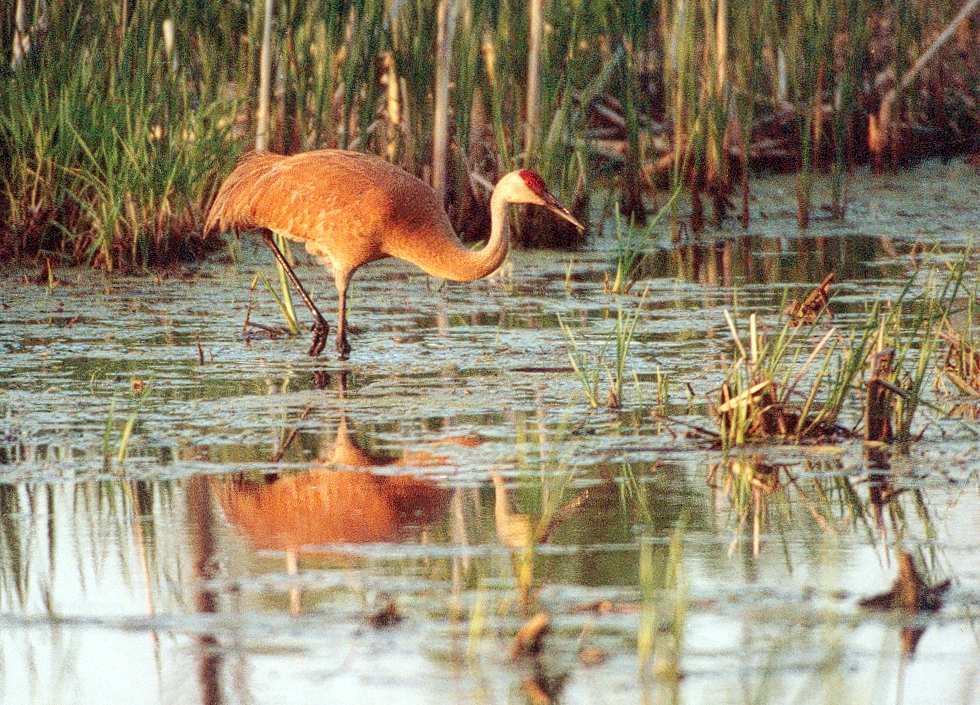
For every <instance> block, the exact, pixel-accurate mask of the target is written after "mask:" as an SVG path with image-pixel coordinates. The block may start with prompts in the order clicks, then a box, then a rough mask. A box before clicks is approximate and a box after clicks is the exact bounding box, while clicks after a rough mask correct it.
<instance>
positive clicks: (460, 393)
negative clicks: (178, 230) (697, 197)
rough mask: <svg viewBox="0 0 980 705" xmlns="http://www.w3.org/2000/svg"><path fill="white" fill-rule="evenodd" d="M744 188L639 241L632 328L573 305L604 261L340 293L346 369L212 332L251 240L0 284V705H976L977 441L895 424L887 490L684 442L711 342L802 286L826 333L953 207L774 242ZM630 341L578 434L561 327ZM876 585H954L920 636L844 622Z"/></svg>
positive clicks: (613, 303)
mask: <svg viewBox="0 0 980 705" xmlns="http://www.w3.org/2000/svg"><path fill="white" fill-rule="evenodd" d="M760 183H762V184H763V185H762V188H760V189H759V192H758V194H757V201H756V202H754V204H753V206H754V214H756V217H755V219H754V223H753V225H752V227H751V228H750V229H749V230H748V231H747V232H746V233H743V232H742V231H741V230H740V229H738V228H737V226H735V225H730V226H728V227H727V228H726V230H725V231H719V232H710V231H709V232H706V233H702V234H700V235H698V236H696V237H692V236H687V237H686V238H685V240H684V241H683V242H681V243H675V242H672V241H671V240H670V238H669V237H668V236H667V235H663V236H658V237H655V238H654V239H653V241H652V242H651V244H650V253H651V257H650V259H649V260H648V262H647V264H646V266H645V270H644V276H643V278H642V279H641V280H640V282H639V283H638V284H637V285H636V286H635V287H634V289H633V291H632V292H631V294H630V295H625V296H614V295H611V294H607V293H605V291H604V287H603V282H604V279H605V278H606V277H609V276H611V275H612V270H613V268H614V261H615V242H614V240H613V238H612V237H611V236H610V235H608V234H607V235H606V236H603V237H595V238H593V240H592V242H591V244H590V246H589V248H588V249H586V250H584V251H580V252H574V253H567V252H553V251H534V252H516V253H513V254H512V256H511V257H510V260H509V261H508V263H507V264H506V265H505V267H504V268H503V270H502V271H501V272H500V273H498V274H497V275H496V276H494V277H492V278H490V279H487V280H484V281H480V282H476V283H473V284H466V285H460V284H445V285H443V284H441V283H439V282H436V281H434V280H431V279H429V278H428V277H427V276H426V275H424V274H423V273H422V272H420V271H418V270H415V269H413V268H412V267H411V266H409V265H407V264H404V263H400V262H395V261H386V262H379V263H375V264H372V265H369V266H368V267H366V268H365V269H363V270H362V271H361V272H359V273H358V275H357V277H356V278H355V281H354V289H353V293H352V301H351V311H350V320H351V323H352V326H353V327H354V334H353V335H352V338H351V342H352V345H353V348H354V350H353V354H352V356H351V359H350V361H349V362H346V363H344V362H338V361H337V360H336V359H335V355H334V353H333V351H332V349H331V347H329V346H328V348H327V351H326V352H325V353H324V354H323V356H322V357H321V358H320V359H318V360H311V359H309V358H308V357H306V355H305V352H306V348H307V346H308V342H309V341H308V338H307V335H306V334H305V333H304V334H303V335H301V336H300V337H278V338H273V337H270V336H269V335H268V334H267V331H265V330H264V329H262V328H255V327H250V328H249V333H248V335H243V321H244V318H245V312H246V309H247V308H248V306H249V300H250V296H251V298H252V299H253V306H252V310H251V313H250V314H249V317H250V321H252V322H257V323H259V324H261V325H264V326H268V327H274V326H280V325H282V317H281V315H280V313H279V310H278V308H277V307H276V305H275V303H274V301H273V299H272V297H271V295H269V293H268V292H266V291H264V290H263V289H262V287H261V286H260V287H259V288H257V289H256V291H255V292H254V294H251V295H250V292H249V285H250V283H251V281H252V278H253V275H254V273H255V271H256V270H259V269H260V270H263V271H266V272H267V273H268V274H269V276H270V277H271V278H273V279H274V278H275V273H274V268H273V264H272V260H271V257H269V256H268V253H267V252H265V251H263V250H262V249H261V248H260V247H259V246H258V244H257V243H256V242H255V241H254V240H245V241H243V242H242V244H241V246H240V247H237V248H235V249H233V250H232V251H231V254H232V255H233V256H228V255H224V254H221V253H219V255H217V256H216V257H214V258H213V259H212V260H211V261H209V262H206V263H204V264H201V265H195V266H193V267H191V268H189V269H188V270H187V271H185V272H182V273H180V274H176V275H169V276H156V275H146V276H139V277H133V276H108V275H105V274H102V273H97V272H91V271H87V270H57V269H56V270H55V274H56V275H57V278H58V279H59V280H60V281H57V282H51V284H53V285H52V286H49V282H47V281H43V282H42V283H40V284H38V283H34V282H33V281H32V280H33V279H34V278H35V276H36V270H7V271H5V273H4V276H3V277H2V279H0V353H2V354H0V702H2V703H4V704H5V705H14V704H17V705H19V704H21V703H23V704H24V705H41V704H47V703H52V704H53V703H58V704H60V705H68V704H70V703H100V704H108V703H126V704H127V705H132V704H137V703H140V704H141V703H161V704H164V703H165V704H168V705H169V704H174V703H204V704H208V705H211V704H215V703H243V704H245V703H256V704H258V703H276V704H281V703H337V702H349V703H386V702H399V703H402V702H404V703H522V702H531V703H535V704H538V703H547V702H563V703H637V702H638V703H660V702H663V703H679V702H687V703H702V702H719V703H805V702H815V703H845V702H854V703H892V702H906V703H964V704H966V703H975V702H976V698H977V697H978V693H980V671H978V664H980V561H978V557H980V480H978V471H980V437H978V434H980V425H978V424H977V423H976V422H973V421H969V420H966V421H964V420H954V419H946V418H942V416H941V414H939V413H938V412H937V411H935V410H930V409H926V410H923V411H922V412H921V415H920V416H919V417H918V419H917V423H916V424H915V426H914V428H915V430H916V433H918V432H920V431H921V433H922V435H921V439H919V440H918V441H917V442H916V443H913V444H911V445H910V446H909V448H908V449H907V453H899V452H893V453H891V457H890V460H889V463H888V465H889V467H888V469H882V467H881V465H880V463H870V462H869V461H867V460H866V458H865V454H864V451H863V448H862V444H861V443H860V441H846V442H843V443H838V444H823V445H808V446H789V447H787V446H777V445H759V446H754V447H752V448H749V449H747V450H742V451H738V452H733V453H730V454H727V455H726V454H724V453H723V452H722V451H720V450H718V449H714V448H712V447H711V443H709V442H708V441H706V439H705V438H703V437H702V436H700V435H699V434H697V433H693V434H692V433H689V430H690V426H691V425H694V426H700V427H704V428H709V429H710V428H713V421H712V418H711V416H710V410H709V400H713V399H716V398H717V392H716V391H715V390H716V389H717V387H718V385H719V383H720V382H721V381H722V379H723V377H724V374H725V370H726V369H727V364H728V361H730V359H731V352H732V342H731V338H730V335H729V333H728V328H727V325H726V323H725V319H724V315H723V311H724V310H726V309H728V310H731V311H735V312H736V318H739V320H744V319H745V316H747V314H748V313H751V312H754V313H758V314H759V315H760V317H761V318H762V320H764V321H766V322H767V325H769V326H770V328H772V327H778V325H779V324H780V323H779V321H780V312H781V310H782V302H783V300H784V298H785V297H787V296H789V297H800V296H802V295H804V294H805V292H806V291H807V290H808V289H809V288H811V287H812V286H813V285H814V283H816V282H819V281H820V279H821V278H822V277H823V275H824V274H826V273H827V272H830V271H834V272H836V273H837V283H836V288H835V295H834V298H833V300H832V309H833V311H834V325H838V326H842V327H843V328H846V327H847V326H848V325H857V323H858V322H859V321H861V320H863V319H864V316H865V312H866V310H867V307H868V306H869V304H870V302H872V301H874V300H876V299H881V300H888V299H889V297H894V296H895V295H896V294H897V292H898V291H899V290H900V289H901V287H902V286H903V285H904V284H905V283H906V282H907V281H908V279H909V277H910V276H911V274H912V272H913V269H914V268H915V267H916V266H920V267H928V266H929V265H931V264H938V265H940V266H941V265H942V262H943V261H948V260H949V259H950V258H951V257H954V256H956V255H957V254H958V253H961V252H963V251H964V250H965V249H966V248H967V247H968V246H969V244H970V243H971V242H972V241H974V240H975V239H976V237H977V235H978V232H980V225H978V223H980V206H978V205H977V204H978V203H980V178H978V177H977V175H976V172H971V171H970V170H968V169H966V168H965V167H963V166H961V165H957V164H955V163H953V164H936V163H932V164H926V165H924V166H922V167H919V168H917V169H914V170H911V171H909V172H907V173H905V174H903V175H902V176H900V177H886V178H882V179H871V178H870V177H867V176H866V175H861V176H859V178H858V179H856V180H855V183H854V184H853V186H852V204H851V209H850V211H849V216H848V219H847V221H846V222H844V223H836V222H832V221H830V220H822V219H817V220H816V221H815V222H814V224H813V227H812V228H811V229H810V231H809V232H807V233H805V234H801V233H800V232H799V231H798V230H797V228H796V226H795V223H794V219H793V210H792V194H793V183H792V180H790V179H782V178H772V179H769V180H768V181H764V182H760ZM818 200H819V198H818ZM922 245H925V247H924V248H923V247H922ZM937 245H938V246H940V247H941V253H939V252H935V251H933V250H932V248H933V247H934V246H937ZM297 255H298V252H297ZM298 258H299V260H300V266H299V268H298V272H299V274H300V277H301V278H302V279H303V280H304V281H306V282H307V283H308V284H309V285H310V287H311V288H312V290H313V291H314V295H315V297H316V298H317V299H318V300H319V301H320V302H321V303H322V308H323V310H324V312H325V314H326V313H327V312H328V311H331V309H332V305H333V304H332V302H333V300H334V291H333V286H332V283H331V281H330V280H329V278H328V276H327V273H326V272H325V271H324V270H323V269H322V268H319V267H318V266H316V265H314V264H312V263H307V262H305V260H304V259H303V257H302V256H299V255H298ZM971 270H972V271H971V274H970V276H969V277H968V279H969V280H970V281H969V282H968V283H969V287H968V290H969V291H974V290H975V289H973V287H974V286H975V284H976V277H975V274H974V273H975V272H976V266H975V265H974V266H973V267H971ZM644 289H648V291H647V293H646V295H645V297H643V296H641V294H642V291H643V290H644ZM637 307H639V308H640V313H639V322H638V325H637V329H636V335H635V339H634V341H633V345H632V348H631V351H630V355H629V360H628V365H627V369H628V375H627V381H626V384H625V386H624V391H623V395H622V408H621V409H619V410H609V409H606V408H600V409H592V408H591V407H590V406H589V404H588V403H587V401H586V397H585V395H584V394H583V389H582V385H581V383H580V382H579V380H578V379H577V377H576V376H575V374H574V372H573V371H572V370H571V368H570V364H569V359H568V355H567V348H568V341H567V338H566V335H565V334H564V333H563V332H562V329H561V327H560V326H559V323H558V320H559V317H560V318H561V320H562V321H563V322H564V323H565V325H566V326H567V327H568V328H569V329H571V330H572V331H574V336H575V338H576V341H577V342H578V344H579V345H581V346H583V348H584V349H586V350H588V351H590V352H592V353H594V354H595V355H597V356H598V355H600V354H602V351H603V350H605V354H606V356H607V359H608V356H609V355H610V352H609V350H610V349H609V347H608V346H609V343H608V340H609V337H610V332H611V331H612V330H613V328H614V325H615V320H616V312H617V310H619V309H623V310H625V311H630V312H631V311H634V310H636V309H637ZM299 315H300V316H301V320H302V321H306V320H308V319H307V317H305V312H304V311H299ZM328 317H329V316H328ZM331 323H332V320H331ZM976 323H977V322H976V321H974V322H973V324H974V325H976ZM821 333H822V331H821ZM658 379H659V380H661V382H660V384H661V388H663V380H667V383H668V384H667V387H666V389H667V392H668V394H669V395H668V396H667V397H666V398H665V397H664V396H663V394H662V393H661V394H660V395H659V396H658V391H657V390H658ZM607 387H608V385H607V383H606V379H605V376H604V374H603V376H601V382H600V391H601V393H602V395H603V398H604V395H605V391H606V388H607ZM927 387H928V389H929V390H930V391H929V395H930V399H932V400H933V402H934V403H935V405H937V406H941V405H943V404H946V403H947V400H946V399H945V398H944V397H943V396H942V394H941V392H940V391H935V390H933V387H932V383H931V381H930V382H929V383H928V384H927ZM859 420H860V407H859V405H858V404H856V403H855V404H850V405H848V406H847V407H846V408H845V411H844V418H843V421H844V423H845V425H849V426H853V425H855V424H856V423H857V422H858V421H859ZM903 552H907V553H908V554H910V555H911V556H912V558H913V560H914V562H915V564H916V565H917V566H918V569H919V570H920V572H921V573H922V574H923V576H924V578H925V579H926V580H927V582H930V583H935V582H939V581H941V580H945V579H949V580H951V581H952V587H951V588H950V590H949V592H948V593H947V594H946V596H945V604H944V605H943V607H942V609H941V610H939V611H938V612H935V613H933V614H921V615H919V616H917V617H914V618H911V617H903V616H901V615H897V614H891V613H879V612H869V611H866V610H863V609H861V608H860V607H859V605H858V602H859V601H860V600H861V599H862V598H864V597H867V596H869V595H874V594H876V593H881V592H883V591H885V590H887V589H888V588H889V586H890V585H891V584H892V581H893V580H894V578H895V575H896V572H897V570H898V565H899V562H900V556H901V555H902V553H903ZM539 611H546V612H547V613H548V614H549V615H550V619H551V630H550V632H549V633H548V634H547V635H546V636H545V638H544V641H543V646H542V649H541V651H540V653H539V654H537V655H536V656H521V657H517V658H513V657H512V654H511V648H512V647H511V644H512V641H513V638H514V635H515V633H516V632H517V630H518V629H519V628H520V626H521V624H522V623H523V622H524V621H525V620H526V619H527V617H529V616H530V615H532V614H534V613H537V612H539Z"/></svg>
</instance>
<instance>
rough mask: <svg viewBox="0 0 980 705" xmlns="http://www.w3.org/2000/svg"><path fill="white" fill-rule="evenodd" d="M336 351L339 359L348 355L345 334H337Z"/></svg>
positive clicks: (348, 350) (348, 348)
mask: <svg viewBox="0 0 980 705" xmlns="http://www.w3.org/2000/svg"><path fill="white" fill-rule="evenodd" d="M337 352H338V353H339V356H340V359H341V360H346V359H347V358H348V357H350V343H348V342H347V336H346V335H338V336H337Z"/></svg>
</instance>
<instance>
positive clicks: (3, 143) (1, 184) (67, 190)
mask: <svg viewBox="0 0 980 705" xmlns="http://www.w3.org/2000/svg"><path fill="white" fill-rule="evenodd" d="M50 12H51V15H52V16H51V26H52V31H50V32H48V34H47V35H46V37H45V41H44V45H43V46H42V47H40V48H38V50H37V51H35V52H33V53H32V54H31V56H30V57H29V60H25V61H24V62H23V63H22V64H21V65H20V66H18V67H16V68H15V69H12V70H11V72H10V75H9V76H8V77H6V78H5V79H4V83H5V85H4V87H3V90H2V91H0V157H2V161H4V162H5V163H6V164H7V165H8V168H5V169H3V170H2V172H0V215H2V219H3V222H4V225H3V226H2V227H0V257H3V258H6V257H11V256H28V255H34V254H37V253H57V254H61V255H63V256H64V257H65V258H66V259H68V260H70V261H73V262H77V261H81V262H89V263H91V264H94V265H96V266H99V267H103V268H105V269H113V268H115V267H118V266H123V267H139V266H144V265H147V264H152V263H158V262H162V261H165V260H167V259H173V258H190V257H192V256H194V255H195V254H197V253H199V252H200V251H201V250H202V249H203V248H202V247H201V241H200V240H199V239H198V238H197V237H196V234H197V233H198V232H199V230H200V228H199V224H200V219H201V213H202V212H203V207H204V205H205V204H206V203H207V202H208V200H209V199H210V196H211V193H212V190H213V188H214V186H215V183H216V181H217V179H218V178H219V176H220V175H221V174H222V173H223V172H224V171H225V169H226V167H227V166H229V165H230V162H231V160H232V159H233V157H234V153H235V152H236V151H237V150H236V149H234V148H233V147H232V140H231V139H230V127H231V123H232V119H233V115H234V104H233V103H232V102H230V101H228V100H222V99H220V98H218V97H217V96H215V95H202V94H201V93H200V92H199V91H198V90H196V89H195V88H194V87H193V86H192V85H191V84H190V83H189V81H188V77H187V76H186V75H185V73H184V72H183V71H182V70H180V69H178V70H177V71H174V70H173V64H172V63H171V62H169V61H167V50H166V47H165V46H164V42H163V41H162V34H161V31H160V27H161V25H162V22H163V20H164V19H165V18H164V16H163V13H162V11H161V10H158V9H154V7H153V6H150V5H144V3H137V9H136V10H135V12H136V15H135V16H133V17H132V18H130V20H129V22H128V24H125V25H124V26H122V27H119V28H118V32H108V33H107V32H106V31H105V30H106V27H104V26H103V25H101V24H100V23H99V22H98V21H97V20H96V19H94V15H95V14H98V13H93V15H89V14H88V13H82V12H81V9H80V8H74V9H73V4H72V3H64V4H55V5H54V6H53V7H52V8H51V10H50Z"/></svg>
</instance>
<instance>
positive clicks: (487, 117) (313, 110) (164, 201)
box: [0, 0, 980, 270]
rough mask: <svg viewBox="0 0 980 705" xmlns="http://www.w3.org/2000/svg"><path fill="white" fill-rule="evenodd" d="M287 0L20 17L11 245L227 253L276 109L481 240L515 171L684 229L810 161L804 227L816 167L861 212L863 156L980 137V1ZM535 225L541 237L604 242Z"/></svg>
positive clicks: (3, 93)
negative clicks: (218, 234)
mask: <svg viewBox="0 0 980 705" xmlns="http://www.w3.org/2000/svg"><path fill="white" fill-rule="evenodd" d="M267 4H268V3H266V2H261V1H260V0H256V1H254V2H234V3H220V4H213V3H205V2H200V1H199V0H173V1H172V2H168V3H158V2H151V1H150V0H127V1H125V2H107V1H105V0H95V2H93V3H87V4H83V3H79V2H63V3H49V2H45V1H44V0H15V1H14V2H12V3H9V4H8V5H9V6H8V7H7V8H6V9H4V10H2V11H0V51H2V56H3V61H2V63H0V86H2V88H0V164H2V165H3V166H2V169H0V261H5V260H10V259H27V258H34V257H37V258H40V259H41V260H42V261H45V262H48V265H47V266H49V267H50V261H52V260H53V261H54V262H55V263H62V264H91V265H93V266H96V267H101V268H104V269H109V270H112V269H123V270H129V269H139V268H143V267H147V266H160V265H165V264H167V263H170V262H173V261H175V260H187V259H193V258H196V257H199V256H201V255H202V254H203V253H204V252H206V251H207V250H209V249H213V248H214V247H217V246H220V244H221V242H222V241H221V240H220V239H219V238H211V239H208V240H204V239H202V237H201V226H202V223H203V217H204V213H205V212H206V209H207V207H208V205H209V204H210V202H211V200H212V199H213V197H214V194H215V192H216V190H217V186H218V185H219V183H220V181H221V179H222V178H223V177H224V176H225V175H226V174H227V173H228V171H229V170H230V169H231V167H232V165H233V164H234V162H235V160H236V158H237V156H238V155H239V154H240V153H241V152H243V151H245V150H247V149H251V148H253V147H254V146H255V135H256V128H257V123H258V121H259V119H260V113H261V114H263V115H265V116H267V118H268V128H267V129H265V128H263V130H262V138H263V139H264V140H265V141H266V142H267V144H268V148H269V149H271V150H273V151H276V152H282V153H292V152H297V151H302V150H308V149H315V148H321V147H339V148H348V149H356V150H360V151H366V152H371V153H375V154H379V155H382V156H384V157H385V158H386V159H388V160H390V161H392V162H394V163H396V164H399V165H400V166H402V167H403V168H405V169H406V170H408V171H409V172H411V173H414V174H416V175H418V176H419V177H421V178H422V179H424V180H426V181H428V182H429V183H431V184H432V185H433V187H434V188H435V189H436V190H437V192H439V193H444V194H445V198H446V203H447V206H448V210H449V213H450V217H451V219H452V221H453V224H454V225H455V227H456V228H457V230H458V231H460V232H461V234H462V235H463V237H465V238H467V239H475V238H480V237H482V236H484V234H485V232H486V227H487V223H488V220H489V214H488V209H487V200H488V198H489V193H490V190H491V189H492V185H493V184H494V183H495V181H496V179H497V177H498V176H499V175H501V174H503V173H506V172H507V171H509V170H511V169H514V168H522V167H523V168H532V169H535V170H537V171H538V172H540V173H541V174H542V176H543V177H544V178H545V180H546V181H547V182H548V183H549V184H551V185H552V186H553V187H554V190H555V192H556V195H558V196H559V198H560V199H561V200H562V201H563V202H566V203H570V204H574V206H573V211H574V212H575V213H576V215H577V216H578V217H580V219H583V220H585V221H587V220H588V219H589V215H590V214H591V216H592V217H593V219H595V218H607V217H611V215H612V213H613V212H617V213H619V214H620V215H619V216H617V217H621V218H622V219H623V220H624V221H626V222H631V223H635V224H641V223H644V222H646V220H647V218H648V217H651V218H652V217H653V214H655V213H657V212H658V211H659V210H660V208H661V207H663V206H664V205H665V204H666V203H668V202H670V211H671V212H670V219H669V220H670V222H671V223H672V224H673V226H674V227H675V228H677V230H676V232H679V231H680V228H681V227H682V226H683V225H686V226H687V227H689V228H690V229H691V230H692V231H695V232H696V231H698V230H700V229H701V228H702V227H703V226H704V225H705V223H706V222H707V223H711V224H712V225H716V226H717V225H721V224H722V223H724V226H725V227H730V228H740V227H748V226H749V224H750V221H751V212H750V208H749V204H750V201H751V188H752V175H753V174H757V173H763V172H771V171H786V172H793V173H796V174H797V189H796V201H797V203H796V206H797V214H798V218H797V219H798V223H799V225H800V227H802V228H805V227H807V225H808V224H809V220H810V217H811V211H812V210H813V204H812V203H811V191H812V187H813V183H814V180H815V179H817V178H820V179H827V180H829V183H830V184H831V192H832V203H831V210H832V215H833V217H835V218H841V219H842V218H845V217H846V213H847V182H848V178H849V174H850V172H851V169H852V167H853V166H854V165H855V164H860V163H869V164H870V165H871V167H872V169H873V170H874V171H875V172H881V171H886V170H890V169H899V168H902V166H903V165H905V164H907V163H908V162H909V161H910V160H914V159H917V158H921V157H926V156H939V157H944V158H945V157H951V156H954V155H958V154H970V153H974V152H977V150H980V138H978V135H980V118H978V102H980V51H978V50H977V46H980V12H978V9H980V0H948V1H940V2H926V1H925V0H899V1H898V2H890V3H885V2H883V1H878V0H801V1H800V2H792V3H789V2H782V1H780V0H744V1H743V2H731V3H730V2H728V0H626V1H624V2H613V1H612V0H590V1H586V0H577V1H571V2H557V1H551V2H545V1H544V0H523V1H518V0H388V1H383V0H353V1H349V0H348V1H338V0H312V1H310V2H301V1H300V0H284V2H281V3H277V4H275V7H274V12H273V13H271V15H270V14H268V13H267V7H266V6H267ZM270 16H271V24H269V22H268V18H269V17H270ZM266 32H268V36H269V41H270V46H271V59H272V61H271V67H270V71H271V74H269V75H270V81H269V83H270V84H271V93H272V95H271V100H270V101H269V105H268V108H267V109H266V110H265V111H264V112H263V111H260V109H259V107H260V101H259V95H260V90H259V86H260V79H261V73H262V62H261V60H260V57H261V49H262V40H263V34H264V33H266ZM263 124H264V118H263ZM597 192H598V193H608V194H609V196H608V198H606V199H605V202H603V203H599V202H598V201H596V202H593V203H590V202H589V199H590V195H593V197H594V194H595V193H597ZM672 194H674V195H673V196H672ZM678 194H679V196H678ZM616 209H618V210H616ZM595 222H596V220H593V223H595ZM515 225H516V229H515V239H516V241H517V243H518V244H521V245H525V246H555V245H560V246H573V247H574V246H576V245H578V244H580V242H581V241H580V240H579V239H578V236H577V235H576V234H575V233H574V231H573V229H571V228H567V229H566V228H565V227H564V226H563V225H562V224H559V223H554V222H552V221H551V220H550V219H545V218H543V217H542V218H540V219H539V218H538V217H537V216H535V215H533V214H532V213H531V212H528V213H522V214H520V216H519V217H518V218H517V220H516V222H515Z"/></svg>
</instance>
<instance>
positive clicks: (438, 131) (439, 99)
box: [432, 0, 459, 202]
mask: <svg viewBox="0 0 980 705" xmlns="http://www.w3.org/2000/svg"><path fill="white" fill-rule="evenodd" d="M458 15H459V3H458V2H457V0H439V7H438V14H437V17H436V23H437V24H436V95H435V115H434V116H433V120H432V188H434V189H435V190H436V193H437V194H438V195H439V200H440V201H442V202H445V200H446V180H447V168H446V158H447V156H448V153H449V70H450V63H451V61H452V56H453V36H454V35H455V34H456V18H457V16H458Z"/></svg>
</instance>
